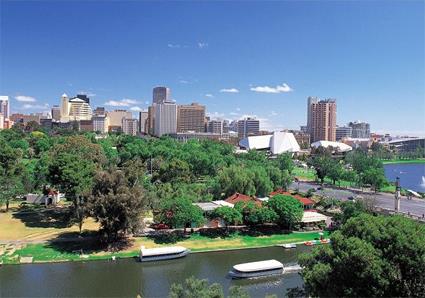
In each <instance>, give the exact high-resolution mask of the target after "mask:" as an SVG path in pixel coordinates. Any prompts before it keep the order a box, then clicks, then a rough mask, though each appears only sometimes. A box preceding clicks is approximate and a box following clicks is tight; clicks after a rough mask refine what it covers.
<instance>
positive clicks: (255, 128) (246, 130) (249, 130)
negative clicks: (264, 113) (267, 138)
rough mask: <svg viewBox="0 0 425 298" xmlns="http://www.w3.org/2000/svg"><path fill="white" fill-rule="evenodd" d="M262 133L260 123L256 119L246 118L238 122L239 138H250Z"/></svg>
mask: <svg viewBox="0 0 425 298" xmlns="http://www.w3.org/2000/svg"><path fill="white" fill-rule="evenodd" d="M259 131H260V121H259V120H257V119H255V118H251V117H248V118H245V119H243V120H239V121H238V137H239V138H246V137H248V136H254V135H258V133H259Z"/></svg>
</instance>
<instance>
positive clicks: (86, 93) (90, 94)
mask: <svg viewBox="0 0 425 298" xmlns="http://www.w3.org/2000/svg"><path fill="white" fill-rule="evenodd" d="M78 94H83V95H87V96H88V97H95V96H96V93H93V92H90V91H78Z"/></svg>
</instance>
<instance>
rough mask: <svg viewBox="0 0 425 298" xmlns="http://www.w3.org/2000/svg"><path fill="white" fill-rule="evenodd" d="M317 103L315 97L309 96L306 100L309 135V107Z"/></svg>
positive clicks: (310, 120)
mask: <svg viewBox="0 0 425 298" xmlns="http://www.w3.org/2000/svg"><path fill="white" fill-rule="evenodd" d="M318 101H319V99H318V98H317V97H312V96H309V97H308V98H307V132H308V133H311V126H312V122H313V120H312V113H311V106H312V105H313V104H316V103H317V102H318Z"/></svg>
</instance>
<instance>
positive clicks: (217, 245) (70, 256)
mask: <svg viewBox="0 0 425 298" xmlns="http://www.w3.org/2000/svg"><path fill="white" fill-rule="evenodd" d="M328 235H329V233H328V232H325V237H327V236H328ZM319 237H320V235H319V233H318V232H305V233H291V234H275V235H270V236H259V237H255V236H246V235H239V234H233V235H231V236H229V237H226V238H209V237H206V236H200V235H199V234H194V235H192V236H191V237H190V238H189V239H187V240H183V241H181V242H180V243H179V245H184V246H185V247H187V248H189V249H191V250H192V251H193V252H203V251H217V250H230V249H241V248H255V247H266V246H273V245H277V244H283V243H295V242H304V241H309V240H314V239H315V238H319ZM143 238H144V237H143ZM145 239H146V240H147V241H151V240H150V239H147V238H145ZM235 240H237V241H239V243H238V244H235V243H232V242H235ZM199 241H201V242H202V244H203V245H202V246H199ZM212 244H213V245H212ZM170 245H171V246H172V245H174V244H163V245H161V246H170ZM138 254H139V251H138V250H130V251H120V252H108V253H105V254H101V255H97V254H88V255H87V257H86V258H82V257H80V254H79V252H75V253H69V252H61V251H58V250H56V249H54V248H52V247H49V245H48V244H45V243H38V244H28V245H26V246H25V247H24V248H21V249H18V250H16V251H15V252H14V253H13V254H12V255H11V256H6V255H2V256H0V261H1V262H2V263H3V264H19V257H21V256H22V257H33V262H34V263H46V262H65V261H85V260H108V259H111V257H112V256H115V257H116V258H131V257H136V256H138Z"/></svg>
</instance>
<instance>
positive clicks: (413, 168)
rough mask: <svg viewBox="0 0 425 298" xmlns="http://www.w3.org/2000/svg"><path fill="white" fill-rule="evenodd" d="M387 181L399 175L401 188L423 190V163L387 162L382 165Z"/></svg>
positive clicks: (424, 182) (424, 180) (424, 185)
mask: <svg viewBox="0 0 425 298" xmlns="http://www.w3.org/2000/svg"><path fill="white" fill-rule="evenodd" d="M384 169H385V176H386V177H387V179H388V181H395V180H396V178H397V177H400V185H401V187H403V188H407V189H411V190H414V191H420V192H425V163H419V164H388V165H384Z"/></svg>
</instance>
